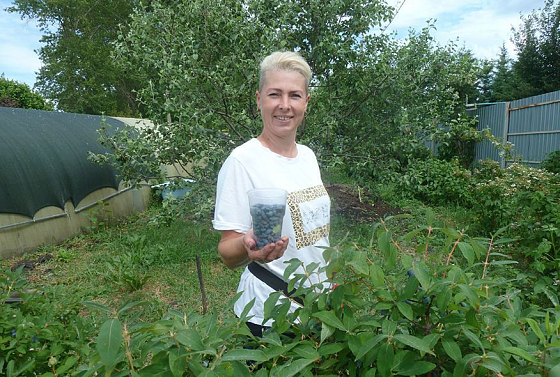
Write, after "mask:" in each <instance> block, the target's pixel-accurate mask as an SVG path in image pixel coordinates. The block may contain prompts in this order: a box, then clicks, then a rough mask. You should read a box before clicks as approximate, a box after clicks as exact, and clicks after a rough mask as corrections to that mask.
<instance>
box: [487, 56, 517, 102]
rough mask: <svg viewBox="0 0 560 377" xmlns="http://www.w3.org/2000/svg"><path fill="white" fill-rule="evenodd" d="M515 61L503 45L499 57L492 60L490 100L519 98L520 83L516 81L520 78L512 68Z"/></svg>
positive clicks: (499, 100) (498, 100)
mask: <svg viewBox="0 0 560 377" xmlns="http://www.w3.org/2000/svg"><path fill="white" fill-rule="evenodd" d="M513 62H514V60H513V59H512V58H510V57H509V55H508V51H507V49H506V47H505V45H503V46H502V47H501V49H500V55H499V57H498V59H496V60H494V61H492V71H491V73H490V77H491V84H490V87H489V93H488V98H487V101H488V102H501V101H511V100H513V99H515V98H517V96H518V85H516V82H517V81H518V79H517V77H516V75H515V73H514V71H513V68H512V66H513Z"/></svg>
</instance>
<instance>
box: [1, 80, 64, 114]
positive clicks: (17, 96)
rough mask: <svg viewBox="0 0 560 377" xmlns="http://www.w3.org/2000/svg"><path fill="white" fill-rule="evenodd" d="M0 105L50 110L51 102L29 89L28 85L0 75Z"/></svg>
mask: <svg viewBox="0 0 560 377" xmlns="http://www.w3.org/2000/svg"><path fill="white" fill-rule="evenodd" d="M0 107H19V108H22V109H35V110H48V111H52V110H53V106H52V104H51V103H49V102H47V101H45V99H44V98H43V97H42V96H41V95H40V94H38V93H35V92H34V91H32V90H31V88H30V87H29V85H27V84H23V83H19V82H17V81H14V80H8V79H6V78H5V77H4V75H1V76H0Z"/></svg>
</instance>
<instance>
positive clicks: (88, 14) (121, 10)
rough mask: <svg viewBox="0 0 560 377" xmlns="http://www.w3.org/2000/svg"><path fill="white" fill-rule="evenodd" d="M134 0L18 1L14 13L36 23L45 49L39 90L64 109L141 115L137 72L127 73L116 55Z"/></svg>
mask: <svg viewBox="0 0 560 377" xmlns="http://www.w3.org/2000/svg"><path fill="white" fill-rule="evenodd" d="M134 3H135V1H133V0H115V1H92V0H81V1H72V2H69V1H65V0H53V1H46V0H40V1H35V0H14V2H13V6H12V7H10V8H8V11H10V12H19V13H21V15H22V18H23V17H28V18H30V19H36V20H37V21H38V24H39V26H40V28H41V30H42V31H43V33H44V35H43V37H42V39H41V42H43V43H44V44H45V45H44V46H43V47H42V48H41V49H40V51H39V57H40V59H41V61H42V67H41V69H40V70H39V73H38V77H37V83H36V88H37V89H38V90H39V92H40V93H41V94H43V95H44V96H45V97H46V98H48V99H50V100H51V101H53V102H54V103H56V106H57V108H58V109H60V110H64V111H68V112H75V113H86V114H101V113H105V114H109V115H124V116H135V115H138V113H139V110H138V108H137V105H136V100H135V95H134V90H135V89H136V88H137V87H138V81H137V80H136V79H135V75H134V73H135V72H134V71H128V72H127V71H123V70H122V69H120V68H119V67H118V66H117V65H116V64H115V61H114V59H112V57H111V55H112V52H113V45H112V42H114V41H115V40H116V38H117V32H118V31H119V29H120V28H121V27H126V23H127V21H128V16H129V15H130V13H131V12H132V7H133V4H134Z"/></svg>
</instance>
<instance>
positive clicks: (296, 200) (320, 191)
mask: <svg viewBox="0 0 560 377" xmlns="http://www.w3.org/2000/svg"><path fill="white" fill-rule="evenodd" d="M323 196H326V197H327V198H328V196H329V194H328V193H327V190H326V189H325V186H323V185H317V186H313V187H308V188H306V189H303V190H299V191H294V192H292V193H290V194H288V199H287V203H288V207H289V208H290V214H291V217H292V223H293V224H294V233H295V238H296V248H297V249H298V250H300V249H303V248H304V247H307V246H311V245H313V244H315V243H316V242H317V241H319V240H320V239H322V238H324V237H328V236H329V231H330V221H328V222H327V224H325V225H321V226H318V227H316V228H314V229H312V230H310V231H308V232H306V231H305V224H308V225H309V224H315V223H316V222H320V221H321V220H323V222H324V221H325V220H328V219H329V218H330V216H329V213H328V212H329V210H330V199H329V202H328V203H325V204H323V205H322V206H319V207H317V208H315V209H313V210H307V211H304V210H303V209H302V207H300V204H301V203H305V202H310V201H313V200H315V199H318V198H320V197H323Z"/></svg>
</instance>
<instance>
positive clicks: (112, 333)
mask: <svg viewBox="0 0 560 377" xmlns="http://www.w3.org/2000/svg"><path fill="white" fill-rule="evenodd" d="M122 330H123V329H122V325H121V322H120V321H119V320H118V319H116V318H114V319H110V320H108V321H106V322H105V323H104V324H103V326H101V330H100V331H99V336H98V337H97V343H96V345H95V348H96V349H97V352H99V356H100V357H101V360H102V361H103V364H104V365H105V366H107V367H109V366H113V365H114V364H115V363H116V361H117V359H118V358H119V356H120V354H119V351H120V350H121V348H122V342H123V336H122Z"/></svg>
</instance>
